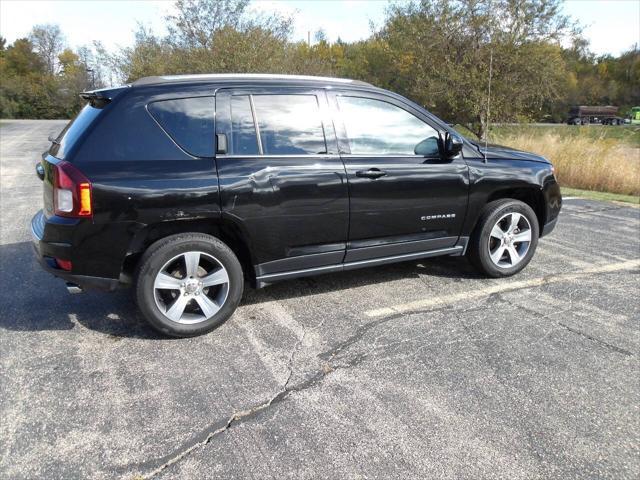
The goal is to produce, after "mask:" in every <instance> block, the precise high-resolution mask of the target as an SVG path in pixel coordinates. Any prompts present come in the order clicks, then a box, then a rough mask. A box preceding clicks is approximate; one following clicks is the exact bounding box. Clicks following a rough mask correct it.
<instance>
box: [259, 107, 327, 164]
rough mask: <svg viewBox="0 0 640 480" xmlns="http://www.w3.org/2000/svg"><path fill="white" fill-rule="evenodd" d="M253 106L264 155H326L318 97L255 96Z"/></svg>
mask: <svg viewBox="0 0 640 480" xmlns="http://www.w3.org/2000/svg"><path fill="white" fill-rule="evenodd" d="M253 104H254V108H255V114H256V119H257V122H258V128H259V132H260V139H261V141H262V150H263V153H264V154H265V155H306V154H317V153H326V151H327V146H326V143H325V138H324V130H323V128H322V119H321V116H320V107H319V105H318V99H317V97H316V96H315V95H254V96H253Z"/></svg>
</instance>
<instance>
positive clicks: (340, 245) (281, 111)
mask: <svg viewBox="0 0 640 480" xmlns="http://www.w3.org/2000/svg"><path fill="white" fill-rule="evenodd" d="M216 133H217V134H223V135H225V136H226V139H227V152H226V153H218V154H217V155H216V162H217V168H218V174H219V178H220V194H221V206H222V212H223V216H225V217H226V218H227V219H229V220H230V221H233V222H234V223H235V224H236V225H237V226H238V228H240V229H241V231H242V232H243V233H244V235H245V237H246V238H248V240H249V243H250V248H251V250H252V252H253V253H254V254H255V259H254V262H255V263H256V264H257V266H256V274H257V275H258V276H262V275H267V274H274V273H278V272H285V271H290V270H302V269H308V268H316V267H322V266H327V265H335V264H339V263H340V262H342V260H343V258H344V254H345V249H346V241H347V229H348V225H349V220H348V219H349V210H348V209H349V204H348V202H349V200H348V191H347V180H346V173H345V170H344V165H343V164H342V161H341V159H340V156H339V155H338V150H337V142H336V137H335V132H334V129H333V124H332V122H331V119H330V115H329V113H328V106H327V99H326V94H325V92H324V91H322V90H315V89H307V88H242V89H233V90H228V89H225V90H221V91H218V93H217V94H216Z"/></svg>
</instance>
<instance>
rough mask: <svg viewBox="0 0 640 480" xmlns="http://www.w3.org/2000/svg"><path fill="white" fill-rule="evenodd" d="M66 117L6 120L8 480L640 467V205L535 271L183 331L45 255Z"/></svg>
mask: <svg viewBox="0 0 640 480" xmlns="http://www.w3.org/2000/svg"><path fill="white" fill-rule="evenodd" d="M64 123H65V122H62V121H2V123H1V124H0V177H1V184H0V225H1V229H0V262H1V265H0V266H1V269H0V270H1V273H0V310H1V314H0V382H1V383H0V386H1V392H0V420H1V421H0V451H1V458H0V477H1V478H11V479H14V478H16V479H19V478H25V479H26V478H28V479H31V478H50V479H56V478H64V479H73V478H92V479H101V478H158V479H160V478H162V479H168V478H194V479H195V478H198V479H200V478H224V479H230V478H256V479H266V478H295V479H306V478H308V479H315V478H331V479H334V478H335V479H342V478H348V479H360V478H379V479H396V478H403V479H404V478H456V479H458V478H473V479H478V478H509V479H520V478H522V479H532V478H558V479H560V478H562V479H566V478H611V479H627V478H628V479H637V478H639V477H640V411H639V408H640V407H639V406H640V375H639V373H640V369H639V362H638V357H639V355H640V335H639V330H640V328H639V320H640V308H639V307H640V282H639V280H640V209H638V208H636V207H633V206H628V205H624V204H615V203H604V202H595V201H587V200H581V199H573V198H567V199H566V200H565V203H564V207H563V211H562V213H561V217H560V221H559V224H558V226H557V228H556V230H555V231H554V232H553V233H552V234H551V235H550V236H548V237H545V238H543V239H542V240H541V241H540V244H539V247H538V251H537V253H536V256H535V258H534V259H533V261H532V263H531V264H530V265H529V266H528V267H527V268H526V269H525V270H524V271H523V272H522V273H521V274H519V275H517V276H516V277H513V278H509V279H502V280H492V279H486V278H482V277H480V276H479V275H478V274H476V273H475V272H474V270H473V269H472V268H471V267H470V266H469V265H468V263H467V262H466V260H465V259H462V258H440V259H437V258H434V259H428V260H423V261H414V262H408V263H403V264H397V265H389V266H382V267H378V268H369V269H365V270H359V271H351V272H344V273H340V274H332V275H326V276H318V277H313V278H306V279H299V280H291V281H286V282H282V283H278V284H274V285H272V286H269V287H267V288H265V289H262V290H248V291H247V292H246V294H245V298H244V300H243V302H242V304H241V306H240V308H239V309H238V311H237V312H236V313H235V314H234V316H233V317H232V318H231V319H230V320H229V321H228V322H227V323H226V324H225V325H223V326H222V327H221V328H219V329H218V330H216V331H215V332H213V333H211V334H209V335H206V336H202V337H198V338H192V339H182V340H175V339H167V338H163V337H161V336H159V335H157V334H156V333H155V332H154V331H153V330H152V329H151V328H150V327H148V326H147V325H146V323H145V322H144V320H143V318H142V317H141V315H140V313H139V312H138V311H137V310H136V307H135V304H134V302H133V296H132V294H131V292H130V291H127V290H122V291H118V292H115V293H112V294H106V293H100V292H87V293H84V294H81V295H69V294H68V293H67V291H66V289H65V287H64V283H63V282H62V281H60V280H57V279H55V278H53V277H52V276H50V275H48V274H47V273H45V272H43V271H42V270H41V269H40V267H39V266H38V265H37V264H36V262H35V260H34V259H33V254H32V246H31V243H30V242H31V239H30V231H29V221H30V219H31V217H32V216H33V214H34V213H35V212H36V211H37V210H38V209H40V208H41V205H42V188H41V182H40V181H39V180H38V178H37V177H36V175H35V171H34V165H35V162H36V161H37V160H38V159H39V155H40V153H41V152H42V151H43V150H44V149H45V147H46V146H47V136H48V135H49V134H53V133H57V132H58V131H59V130H60V129H61V128H62V127H63V126H64Z"/></svg>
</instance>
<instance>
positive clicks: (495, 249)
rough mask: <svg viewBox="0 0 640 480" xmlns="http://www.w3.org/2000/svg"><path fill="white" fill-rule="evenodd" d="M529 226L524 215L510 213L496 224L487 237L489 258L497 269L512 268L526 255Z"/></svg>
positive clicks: (529, 243) (528, 243)
mask: <svg viewBox="0 0 640 480" xmlns="http://www.w3.org/2000/svg"><path fill="white" fill-rule="evenodd" d="M530 245H531V225H530V224H529V220H527V217H525V216H524V215H522V214H520V213H517V212H510V213H507V214H505V215H503V216H502V217H500V219H499V220H498V221H497V222H496V224H495V225H494V226H493V228H492V229H491V233H490V235H489V256H490V257H491V261H492V262H493V263H494V264H495V265H496V266H498V267H499V268H512V267H515V266H516V265H517V264H519V263H520V262H521V261H522V260H523V259H524V258H525V257H526V255H527V252H528V251H529V246H530Z"/></svg>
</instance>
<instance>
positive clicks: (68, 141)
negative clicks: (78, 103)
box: [49, 104, 102, 159]
mask: <svg viewBox="0 0 640 480" xmlns="http://www.w3.org/2000/svg"><path fill="white" fill-rule="evenodd" d="M100 112H102V110H101V109H100V108H94V107H92V106H91V105H89V104H87V105H85V106H84V108H83V109H82V110H80V113H78V115H77V116H76V118H74V119H73V120H72V121H71V122H69V123H68V124H67V126H66V127H64V129H63V130H62V132H60V135H58V138H57V141H56V142H55V143H53V144H52V145H51V148H50V149H49V153H50V154H51V155H53V156H54V157H56V158H60V159H64V157H65V155H66V154H67V152H68V151H69V150H71V147H73V145H74V144H75V143H76V141H77V140H78V138H80V135H82V134H83V133H84V131H85V130H86V129H87V128H89V125H91V123H93V121H94V120H95V118H96V117H97V116H98V115H99V114H100Z"/></svg>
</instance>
